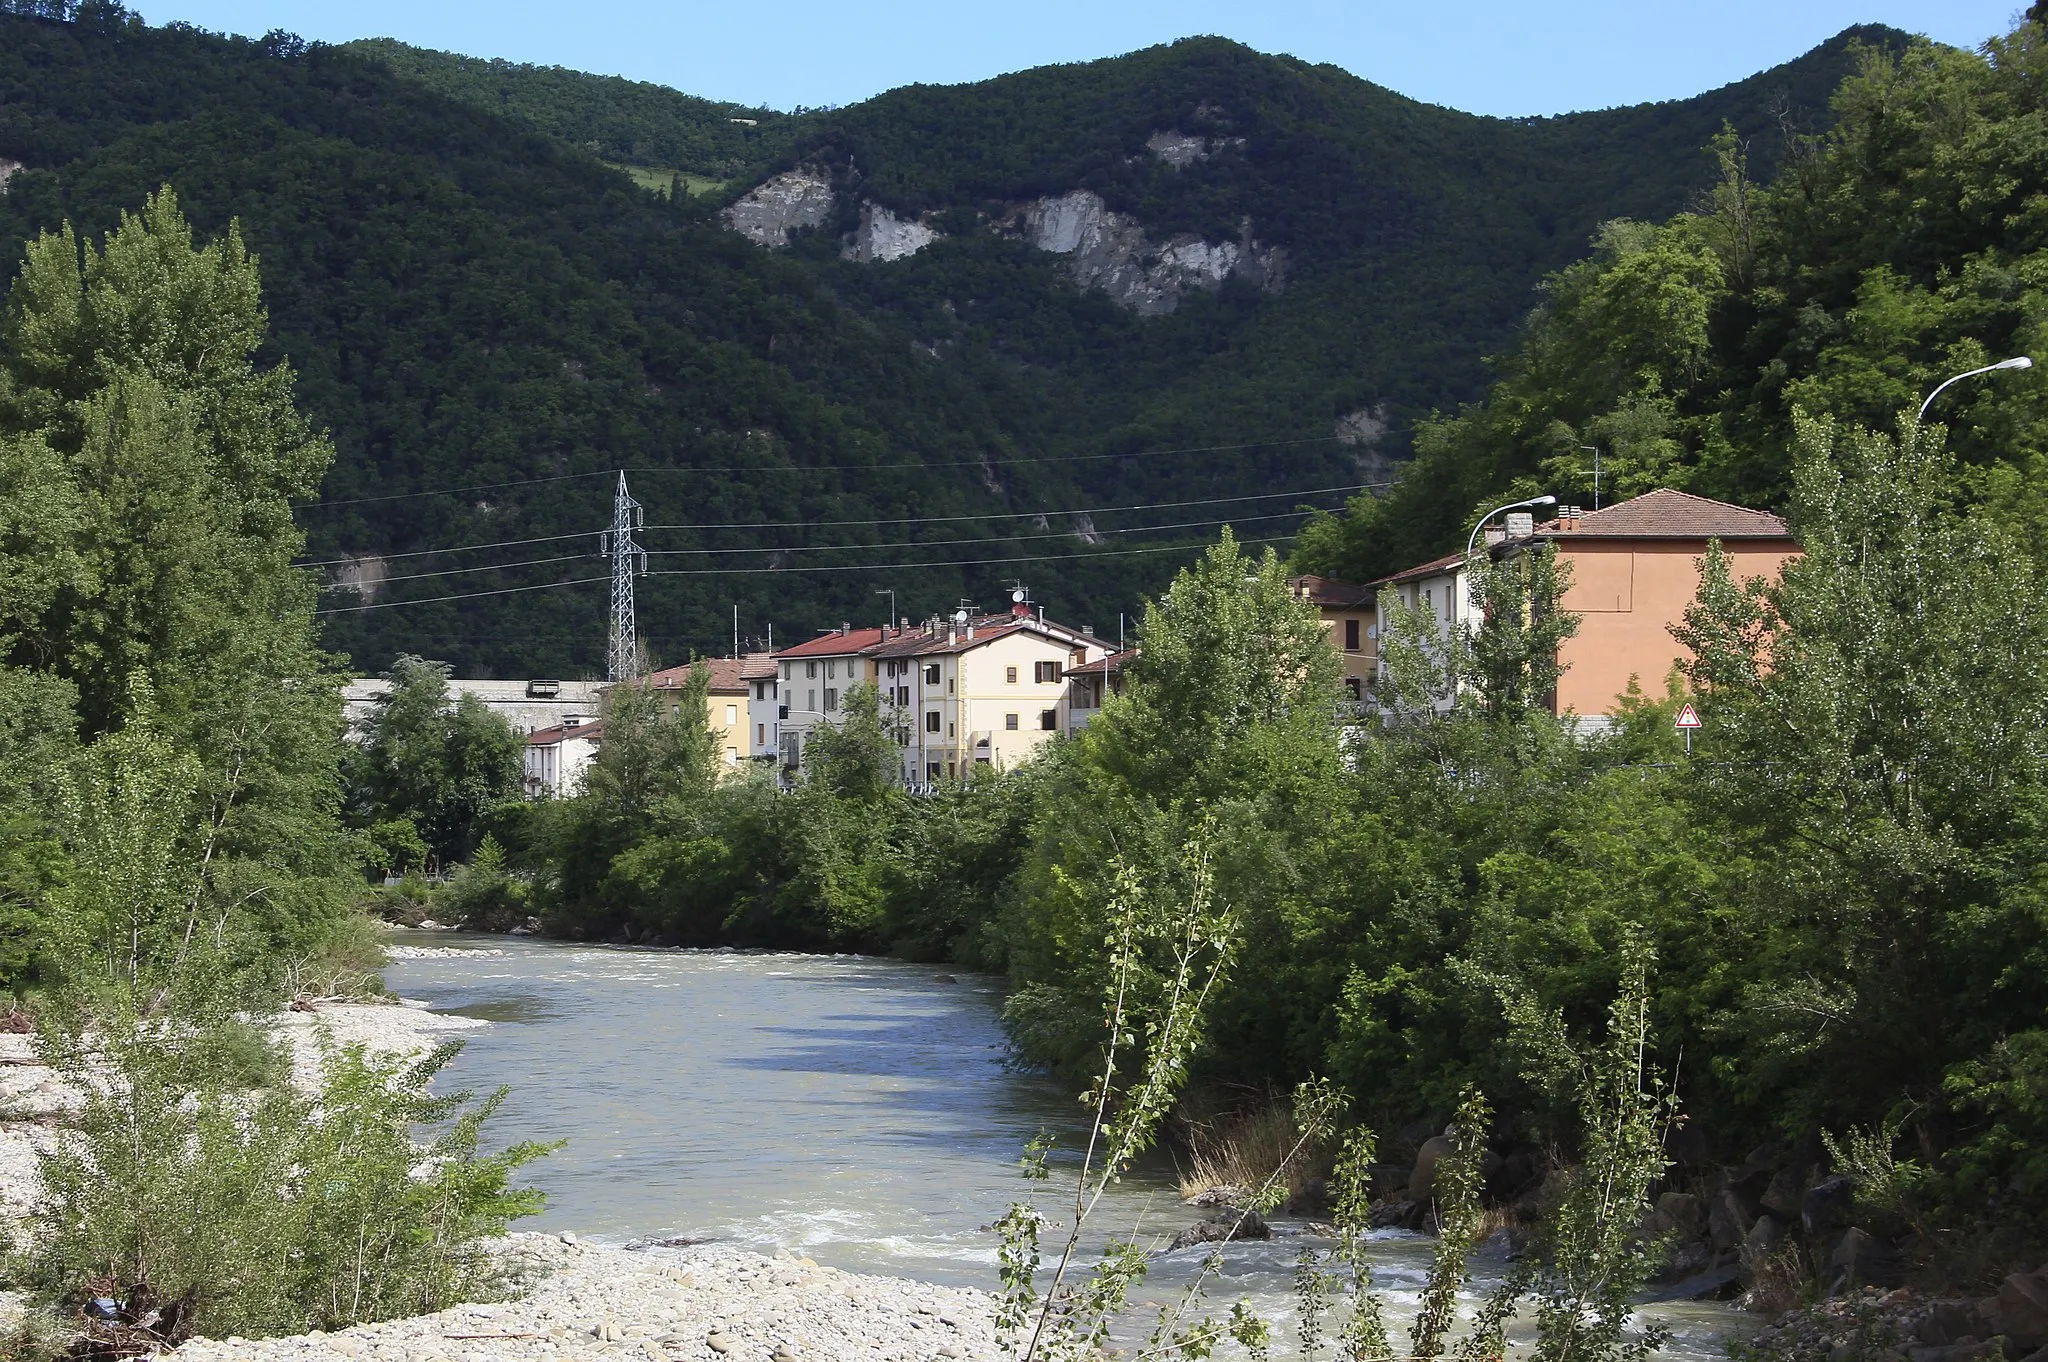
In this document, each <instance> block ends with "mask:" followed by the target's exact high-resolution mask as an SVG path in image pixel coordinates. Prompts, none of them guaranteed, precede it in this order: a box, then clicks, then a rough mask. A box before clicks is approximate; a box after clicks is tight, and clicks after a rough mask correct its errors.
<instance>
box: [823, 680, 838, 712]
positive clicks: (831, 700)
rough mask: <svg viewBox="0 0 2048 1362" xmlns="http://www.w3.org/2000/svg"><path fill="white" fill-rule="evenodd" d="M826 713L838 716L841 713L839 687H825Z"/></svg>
mask: <svg viewBox="0 0 2048 1362" xmlns="http://www.w3.org/2000/svg"><path fill="white" fill-rule="evenodd" d="M825 712H826V713H827V714H837V713H838V712H839V688H838V687H837V686H827V687H825Z"/></svg>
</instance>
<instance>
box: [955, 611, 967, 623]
mask: <svg viewBox="0 0 2048 1362" xmlns="http://www.w3.org/2000/svg"><path fill="white" fill-rule="evenodd" d="M953 623H955V624H965V623H967V612H966V611H965V610H955V611H954V612H953Z"/></svg>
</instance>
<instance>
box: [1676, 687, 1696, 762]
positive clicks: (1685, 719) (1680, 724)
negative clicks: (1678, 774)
mask: <svg viewBox="0 0 2048 1362" xmlns="http://www.w3.org/2000/svg"><path fill="white" fill-rule="evenodd" d="M1671 726H1672V727H1673V728H1675V729H1677V730H1678V731H1679V732H1681V733H1683V734H1685V755H1687V756H1688V757H1689V756H1691V755H1692V731H1693V730H1694V729H1695V728H1699V727H1702V725H1701V723H1700V712H1699V711H1698V710H1696V709H1694V708H1693V707H1692V701H1690V700H1687V701H1686V702H1685V703H1684V704H1682V705H1680V706H1679V707H1678V717H1677V718H1676V719H1673V720H1672V721H1671Z"/></svg>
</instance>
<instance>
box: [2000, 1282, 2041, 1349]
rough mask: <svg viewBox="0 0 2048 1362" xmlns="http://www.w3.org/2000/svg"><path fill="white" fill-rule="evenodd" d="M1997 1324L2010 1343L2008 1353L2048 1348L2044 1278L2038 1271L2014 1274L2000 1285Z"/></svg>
mask: <svg viewBox="0 0 2048 1362" xmlns="http://www.w3.org/2000/svg"><path fill="white" fill-rule="evenodd" d="M1998 1323H1999V1326H2000V1331H2001V1332H2002V1333H2004V1334H2005V1336H2006V1337H2007V1338H2010V1339H2011V1340H2012V1342H2013V1345H2014V1346H2013V1348H2012V1349H2009V1350H2008V1351H2018V1352H2027V1351H2031V1350H2033V1349H2035V1348H2039V1347H2042V1346H2044V1345H2048V1278H2044V1277H2043V1275H2042V1274H2041V1273H2038V1272H2015V1273H2013V1274H2012V1275H2011V1276H2010V1277H2007V1278H2006V1279H2005V1280H2004V1281H2003V1282H2001V1283H2000V1284H1999V1287H1998Z"/></svg>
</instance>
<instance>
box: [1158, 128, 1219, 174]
mask: <svg viewBox="0 0 2048 1362" xmlns="http://www.w3.org/2000/svg"><path fill="white" fill-rule="evenodd" d="M1145 147H1146V149H1147V150H1148V151H1150V152H1151V153H1152V154H1153V155H1154V156H1157V157H1158V158H1159V159H1160V160H1162V161H1164V162H1166V163H1167V164H1168V165H1170V166H1173V167H1174V168H1176V169H1178V168H1179V167H1181V166H1185V165H1191V164H1193V163H1194V162H1196V161H1206V160H1208V159H1209V139H1208V138H1206V137H1196V136H1193V135H1191V134H1189V133H1185V132H1155V133H1153V134H1152V135H1151V136H1150V137H1148V138H1146V139H1145Z"/></svg>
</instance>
